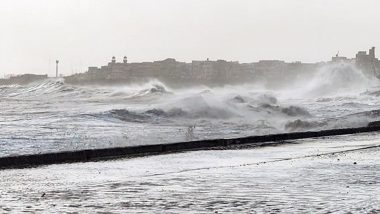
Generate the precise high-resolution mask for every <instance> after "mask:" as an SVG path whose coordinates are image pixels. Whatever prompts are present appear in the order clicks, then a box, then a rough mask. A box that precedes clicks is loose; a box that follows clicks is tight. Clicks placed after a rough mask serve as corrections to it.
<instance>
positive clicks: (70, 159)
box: [0, 125, 380, 169]
mask: <svg viewBox="0 0 380 214" xmlns="http://www.w3.org/2000/svg"><path fill="white" fill-rule="evenodd" d="M377 131H380V126H377V125H372V126H367V127H360V128H346V129H331V130H322V131H310V132H294V133H283V134H271V135H261V136H251V137H243V138H234V139H213V140H199V141H190V142H180V143H170V144H157V145H145V146H133V147H117V148H103V149H88V150H78V151H62V152H56V153H46V154H32V155H20V156H8V157H1V158H0V169H10V168H26V167H36V166H41V165H49V164H61V163H74V162H88V161H99V160H110V159H117V158H128V157H136V156H147V155H158V154H167V153H173V152H183V151H195V150H204V149H223V148H226V149H228V148H233V147H235V148H238V147H241V146H243V147H244V146H263V145H265V143H268V144H269V145H271V144H274V143H275V144H276V142H277V144H278V142H280V143H281V142H282V141H286V140H297V139H305V138H316V137H326V136H335V135H348V134H357V133H366V132H377ZM285 143H286V142H285Z"/></svg>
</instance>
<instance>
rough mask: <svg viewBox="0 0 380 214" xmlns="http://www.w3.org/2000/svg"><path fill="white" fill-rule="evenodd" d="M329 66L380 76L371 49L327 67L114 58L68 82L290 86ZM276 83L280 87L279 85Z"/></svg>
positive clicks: (379, 65)
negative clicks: (350, 67)
mask: <svg viewBox="0 0 380 214" xmlns="http://www.w3.org/2000/svg"><path fill="white" fill-rule="evenodd" d="M328 63H352V64H354V65H356V66H357V67H358V68H359V69H362V70H363V71H365V72H366V73H368V74H370V73H373V74H375V76H379V71H380V63H379V60H378V59H377V58H376V57H375V48H371V49H370V50H369V53H368V54H367V52H366V51H359V52H358V54H357V55H356V58H354V59H349V58H347V57H342V56H338V54H337V55H336V56H334V57H332V60H331V61H330V62H326V63H325V62H322V63H301V62H291V63H287V62H284V61H279V60H261V61H259V62H255V63H239V62H237V61H225V60H216V61H211V60H209V59H207V60H204V61H192V62H191V63H185V62H178V61H176V60H175V59H172V58H169V59H165V60H163V61H154V62H142V63H129V62H128V60H127V57H124V58H123V61H122V62H116V58H115V57H112V60H111V62H109V63H108V65H105V66H101V67H100V68H98V67H89V68H88V71H87V72H85V73H80V74H75V75H72V76H68V77H65V81H66V82H67V83H73V84H78V83H80V84H83V83H88V84H122V83H130V82H142V81H146V80H149V79H159V80H161V81H163V82H165V83H167V84H172V85H191V84H206V85H222V84H234V83H244V82H252V81H255V82H256V81H261V82H263V81H264V82H266V83H270V82H271V80H273V79H276V80H281V81H280V82H286V81H287V80H291V79H293V78H295V77H296V76H297V75H298V74H300V73H309V72H314V71H316V69H318V68H319V67H320V66H323V65H326V64H328ZM275 82H276V84H279V81H275Z"/></svg>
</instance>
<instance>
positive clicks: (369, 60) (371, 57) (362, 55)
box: [355, 47, 380, 76]
mask: <svg viewBox="0 0 380 214" xmlns="http://www.w3.org/2000/svg"><path fill="white" fill-rule="evenodd" d="M355 65H356V66H357V67H358V68H360V69H362V70H363V71H366V72H368V73H373V74H375V75H376V76H379V70H380V69H379V67H380V64H379V60H378V59H377V58H376V57H375V47H372V48H371V49H369V53H368V54H367V52H366V51H359V52H358V53H357V54H356V57H355Z"/></svg>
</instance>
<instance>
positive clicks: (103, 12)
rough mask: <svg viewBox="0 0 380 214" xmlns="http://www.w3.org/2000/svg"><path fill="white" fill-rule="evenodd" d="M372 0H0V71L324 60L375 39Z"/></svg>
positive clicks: (378, 4)
mask: <svg viewBox="0 0 380 214" xmlns="http://www.w3.org/2000/svg"><path fill="white" fill-rule="evenodd" d="M379 24H380V1H379V0H286V1H285V0H124V1H122V0H0V27H1V28H0V77H2V76H3V75H4V74H10V73H14V74H21V73H41V74H49V75H51V76H52V75H54V63H55V59H56V58H58V59H60V61H61V65H60V66H61V70H62V72H63V73H65V74H71V73H72V72H83V71H85V70H86V68H87V67H88V66H100V65H104V64H106V63H107V62H108V61H109V60H110V58H111V57H112V56H113V55H114V56H116V57H117V59H118V60H121V58H122V57H123V56H124V55H126V56H128V58H129V60H130V61H134V62H141V61H153V60H161V59H165V58H169V57H172V58H176V59H177V60H179V61H187V62H190V61H191V60H193V59H196V60H199V59H206V58H210V59H226V60H237V61H240V62H253V61H258V60H260V59H282V60H286V61H306V62H316V61H326V60H329V59H330V57H331V56H332V55H334V54H335V53H336V51H338V50H340V52H341V53H342V54H343V55H346V56H349V57H353V56H354V54H355V52H356V51H357V50H366V49H368V48H370V47H371V46H379V48H380V27H379V26H380V25H379Z"/></svg>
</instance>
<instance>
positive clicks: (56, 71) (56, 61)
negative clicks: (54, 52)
mask: <svg viewBox="0 0 380 214" xmlns="http://www.w3.org/2000/svg"><path fill="white" fill-rule="evenodd" d="M58 63H59V60H55V77H58Z"/></svg>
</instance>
